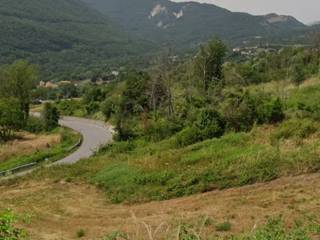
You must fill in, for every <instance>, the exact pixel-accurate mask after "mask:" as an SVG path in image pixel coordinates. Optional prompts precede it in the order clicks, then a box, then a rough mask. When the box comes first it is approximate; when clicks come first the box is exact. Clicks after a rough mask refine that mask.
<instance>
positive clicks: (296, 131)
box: [271, 118, 318, 140]
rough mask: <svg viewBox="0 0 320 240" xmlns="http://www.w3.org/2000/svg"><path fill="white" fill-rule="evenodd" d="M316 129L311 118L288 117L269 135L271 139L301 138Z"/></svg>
mask: <svg viewBox="0 0 320 240" xmlns="http://www.w3.org/2000/svg"><path fill="white" fill-rule="evenodd" d="M317 130H318V128H317V124H316V122H315V121H313V120H311V119H306V118H305V119H290V120H288V121H285V122H283V123H282V124H281V125H280V126H279V128H278V129H277V131H276V132H275V133H274V134H273V135H272V136H271V137H272V139H277V140H279V139H288V138H298V139H303V138H306V137H308V136H310V135H311V134H313V133H315V132H316V131H317Z"/></svg>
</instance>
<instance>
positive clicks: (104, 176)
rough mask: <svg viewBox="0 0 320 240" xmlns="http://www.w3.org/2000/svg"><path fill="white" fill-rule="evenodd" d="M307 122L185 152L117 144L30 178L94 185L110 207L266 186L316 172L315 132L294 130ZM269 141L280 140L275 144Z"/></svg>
mask: <svg viewBox="0 0 320 240" xmlns="http://www.w3.org/2000/svg"><path fill="white" fill-rule="evenodd" d="M308 122H309V123H310V125H312V126H313V125H316V124H317V123H316V122H313V120H311V119H308V120H305V119H296V120H287V121H285V122H284V123H282V124H280V125H278V126H266V127H267V129H270V131H268V132H267V131H266V128H265V127H260V128H259V127H257V128H255V129H254V130H253V131H251V132H249V133H229V134H226V135H225V136H223V137H222V138H219V139H215V138H214V139H210V140H207V141H203V142H200V143H197V144H194V145H190V146H187V147H177V146H176V144H175V137H172V138H171V139H167V140H164V141H161V142H157V143H150V142H146V141H143V140H137V141H132V142H116V143H114V144H112V145H110V146H107V147H105V148H104V149H102V150H101V152H100V153H99V154H97V156H95V157H93V158H90V159H88V160H83V161H80V162H78V163H76V164H75V165H73V166H57V167H53V168H50V169H43V170H41V171H39V172H38V173H34V175H33V177H38V178H39V179H42V178H43V177H48V176H51V177H52V178H54V179H61V178H62V179H63V178H65V179H68V180H70V181H73V180H74V181H76V180H77V179H78V180H79V179H82V180H85V181H88V182H90V183H93V184H96V185H97V186H99V187H100V188H101V189H103V190H104V191H105V192H106V196H107V197H108V198H109V199H110V200H111V201H112V202H114V203H119V202H131V203H132V202H145V201H150V200H164V199H170V198H176V197H181V196H187V195H191V194H194V193H201V192H207V191H211V190H215V189H225V188H230V187H239V186H244V185H247V184H254V183H258V182H267V181H270V180H273V179H276V178H278V177H281V176H288V175H297V174H302V173H308V172H316V171H318V170H320V155H319V152H320V140H319V138H318V137H315V138H314V136H315V134H318V130H315V129H313V130H312V131H311V132H310V131H309V130H308V131H306V133H303V134H302V133H300V132H299V131H300V129H298V132H296V130H297V126H300V125H301V123H305V124H306V125H307V126H308ZM306 129H309V128H308V127H307V128H306ZM303 132H304V131H303ZM307 133H308V134H307ZM310 133H313V134H311V135H310ZM274 136H281V137H278V140H277V142H276V143H274V142H273V138H274ZM282 136H285V137H282ZM297 136H299V137H300V140H299V141H296V137H297Z"/></svg>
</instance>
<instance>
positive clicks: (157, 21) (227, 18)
mask: <svg viewBox="0 0 320 240" xmlns="http://www.w3.org/2000/svg"><path fill="white" fill-rule="evenodd" d="M83 1H85V2H86V3H87V4H89V5H90V6H93V7H94V8H96V9H97V10H99V11H101V12H102V13H105V14H107V15H108V16H110V18H111V19H112V20H113V21H115V22H116V23H118V24H119V25H121V26H122V27H123V30H125V31H127V32H129V33H131V34H135V35H140V36H144V38H146V39H149V40H153V41H156V42H160V43H166V44H171V45H173V46H183V47H190V46H193V45H197V44H199V43H200V42H203V41H207V40H208V39H209V38H211V37H214V36H215V37H220V38H222V39H224V40H226V41H229V42H230V43H232V44H240V43H243V41H248V40H252V41H254V40H255V41H256V39H260V41H261V37H262V38H263V39H264V42H266V41H272V42H287V41H291V40H292V38H293V36H294V37H296V36H297V34H298V33H297V31H300V30H303V29H305V28H306V26H305V25H304V24H302V23H300V22H299V21H297V20H296V19H295V18H293V17H290V16H279V15H276V14H270V15H266V16H253V15H250V14H247V13H236V12H231V11H228V10H226V9H223V8H220V7H218V6H215V5H212V4H199V3H196V2H184V3H175V2H171V1H169V0H133V1H127V0H108V1H105V0H83ZM296 40H297V39H295V41H296Z"/></svg>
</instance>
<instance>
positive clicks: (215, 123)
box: [196, 109, 225, 140]
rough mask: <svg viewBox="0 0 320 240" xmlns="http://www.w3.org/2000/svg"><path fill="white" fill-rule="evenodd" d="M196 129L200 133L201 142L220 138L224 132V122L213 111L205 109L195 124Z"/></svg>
mask: <svg viewBox="0 0 320 240" xmlns="http://www.w3.org/2000/svg"><path fill="white" fill-rule="evenodd" d="M196 127H197V128H199V129H200V131H201V138H202V139H203V140H205V139H209V138H214V137H221V136H222V135H223V133H224V130H225V122H224V121H223V119H222V118H221V116H220V114H219V113H218V112H217V111H215V110H213V109H205V110H203V111H202V112H201V114H200V119H199V120H198V122H197V123H196Z"/></svg>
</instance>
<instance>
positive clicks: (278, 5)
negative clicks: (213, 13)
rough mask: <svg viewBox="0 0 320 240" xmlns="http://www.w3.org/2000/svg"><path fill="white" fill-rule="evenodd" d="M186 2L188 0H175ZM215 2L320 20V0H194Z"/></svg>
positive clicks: (236, 8)
mask: <svg viewBox="0 0 320 240" xmlns="http://www.w3.org/2000/svg"><path fill="white" fill-rule="evenodd" d="M173 1H175V2H184V1H186V0H173ZM193 1H196V2H207V3H213V4H216V5H218V6H221V7H224V8H227V9H229V10H231V11H239V12H248V13H251V14H256V15H260V14H267V13H278V14H283V15H291V16H294V17H296V18H297V19H298V20H300V21H302V22H304V23H306V24H308V23H312V22H315V21H320V0H193Z"/></svg>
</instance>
